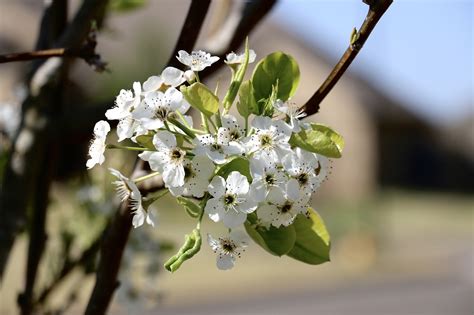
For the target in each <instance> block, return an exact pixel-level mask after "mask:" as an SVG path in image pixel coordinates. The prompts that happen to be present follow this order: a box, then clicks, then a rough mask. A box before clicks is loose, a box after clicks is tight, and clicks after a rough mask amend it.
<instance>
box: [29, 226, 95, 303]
mask: <svg viewBox="0 0 474 315" xmlns="http://www.w3.org/2000/svg"><path fill="white" fill-rule="evenodd" d="M102 237H103V236H102V234H101V235H100V236H99V237H98V238H97V239H95V240H94V241H93V242H92V243H91V245H89V247H88V248H87V249H85V250H84V251H83V252H82V254H81V255H80V256H79V258H77V259H75V260H69V259H66V260H65V261H64V264H63V266H62V268H61V271H60V272H59V273H58V275H57V276H56V277H55V279H54V280H53V281H52V282H51V284H50V285H49V286H48V287H46V288H45V289H44V290H43V291H42V292H41V293H40V294H39V296H38V300H37V302H36V303H37V304H38V305H41V304H43V303H44V302H45V301H46V299H47V298H48V297H49V295H50V294H51V292H53V291H54V290H55V289H56V288H57V287H58V286H59V285H60V284H61V283H62V281H63V280H64V279H65V278H66V277H67V275H69V273H70V272H71V271H73V270H74V269H75V268H76V267H81V266H82V267H85V266H86V265H87V264H88V263H89V262H90V261H91V260H92V259H94V257H95V256H96V255H97V253H98V251H99V248H100V244H101V241H102Z"/></svg>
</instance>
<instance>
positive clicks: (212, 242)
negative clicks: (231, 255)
mask: <svg viewBox="0 0 474 315" xmlns="http://www.w3.org/2000/svg"><path fill="white" fill-rule="evenodd" d="M207 243H208V244H209V246H210V247H211V249H212V250H213V251H217V250H219V249H220V242H219V240H217V239H215V238H214V237H212V235H211V234H207Z"/></svg>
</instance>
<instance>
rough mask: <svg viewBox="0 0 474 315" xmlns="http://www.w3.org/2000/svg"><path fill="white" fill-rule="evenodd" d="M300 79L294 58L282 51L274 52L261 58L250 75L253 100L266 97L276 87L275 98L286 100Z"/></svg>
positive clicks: (293, 92) (293, 91)
mask: <svg viewBox="0 0 474 315" xmlns="http://www.w3.org/2000/svg"><path fill="white" fill-rule="evenodd" d="M299 80H300V70H299V68H298V64H297V63H296V61H295V59H294V58H293V57H292V56H290V55H287V54H284V53H282V52H274V53H272V54H270V55H268V56H266V57H265V58H264V59H262V60H261V61H260V62H259V63H258V64H257V66H256V67H255V70H254V72H253V75H252V86H253V91H254V97H255V100H256V101H257V102H258V101H261V100H263V99H268V98H269V97H270V95H271V94H272V90H273V89H274V88H276V90H277V92H278V93H277V98H279V99H281V100H283V101H286V100H288V99H289V98H290V97H291V96H293V94H295V91H296V88H297V87H298V83H299Z"/></svg>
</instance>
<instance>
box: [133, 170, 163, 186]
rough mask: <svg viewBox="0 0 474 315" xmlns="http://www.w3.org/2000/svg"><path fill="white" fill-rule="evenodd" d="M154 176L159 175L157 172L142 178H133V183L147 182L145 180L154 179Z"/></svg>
mask: <svg viewBox="0 0 474 315" xmlns="http://www.w3.org/2000/svg"><path fill="white" fill-rule="evenodd" d="M156 175H160V173H159V172H153V173H150V174H148V175H144V176H142V177H138V178H135V179H134V180H133V181H134V182H135V183H139V182H142V181H144V180H147V179H150V178H152V177H155V176H156Z"/></svg>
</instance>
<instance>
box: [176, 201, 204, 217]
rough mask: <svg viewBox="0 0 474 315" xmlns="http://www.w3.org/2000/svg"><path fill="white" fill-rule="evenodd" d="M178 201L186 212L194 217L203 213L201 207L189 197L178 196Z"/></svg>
mask: <svg viewBox="0 0 474 315" xmlns="http://www.w3.org/2000/svg"><path fill="white" fill-rule="evenodd" d="M176 201H178V203H179V204H180V205H182V206H183V207H184V210H185V211H186V213H187V214H189V216H191V217H192V218H197V217H199V214H201V208H200V207H199V206H198V205H197V204H195V203H194V202H192V201H191V200H189V199H188V198H185V197H182V196H178V197H176Z"/></svg>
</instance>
